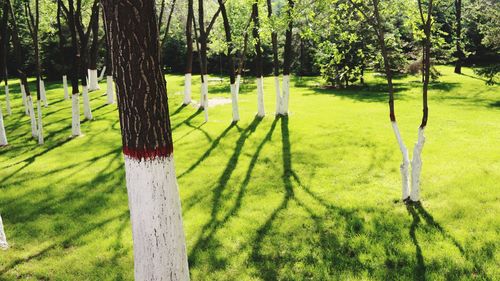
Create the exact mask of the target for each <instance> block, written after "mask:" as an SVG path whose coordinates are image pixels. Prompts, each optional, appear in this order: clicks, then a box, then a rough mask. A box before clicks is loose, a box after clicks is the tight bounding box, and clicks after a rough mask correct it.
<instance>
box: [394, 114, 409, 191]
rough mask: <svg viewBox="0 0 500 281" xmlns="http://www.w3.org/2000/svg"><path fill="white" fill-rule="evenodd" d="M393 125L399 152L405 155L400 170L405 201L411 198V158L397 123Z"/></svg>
mask: <svg viewBox="0 0 500 281" xmlns="http://www.w3.org/2000/svg"><path fill="white" fill-rule="evenodd" d="M391 123H392V130H393V131H394V135H395V136H396V140H397V141H398V144H399V150H400V151H401V154H402V155H403V162H402V163H401V165H400V166H399V170H400V172H401V179H402V195H401V198H402V199H403V200H405V199H408V197H410V174H409V167H410V157H409V156H408V149H407V148H406V146H405V144H404V141H403V138H402V137H401V133H400V132H399V128H398V124H397V123H396V122H391Z"/></svg>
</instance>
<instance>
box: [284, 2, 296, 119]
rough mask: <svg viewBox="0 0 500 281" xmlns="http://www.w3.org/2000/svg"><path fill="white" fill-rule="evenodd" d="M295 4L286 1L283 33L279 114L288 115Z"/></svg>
mask: <svg viewBox="0 0 500 281" xmlns="http://www.w3.org/2000/svg"><path fill="white" fill-rule="evenodd" d="M294 5H295V3H294V2H293V0H288V11H287V16H288V28H287V29H286V33H285V53H284V55H283V101H282V107H281V110H280V113H281V114H283V115H287V114H288V103H289V99H290V69H291V65H292V28H293V18H292V10H293V7H294Z"/></svg>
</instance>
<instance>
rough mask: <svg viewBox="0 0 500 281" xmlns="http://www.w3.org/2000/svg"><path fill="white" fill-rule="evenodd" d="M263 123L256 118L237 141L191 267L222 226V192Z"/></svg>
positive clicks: (192, 251)
mask: <svg viewBox="0 0 500 281" xmlns="http://www.w3.org/2000/svg"><path fill="white" fill-rule="evenodd" d="M261 121H262V118H258V117H255V119H254V120H253V121H252V123H250V125H249V126H248V127H247V128H246V129H245V130H243V131H242V132H241V135H240V137H239V138H238V140H237V141H236V147H235V148H234V152H233V154H232V155H231V157H230V158H229V161H228V162H227V164H226V168H225V169H224V171H223V172H222V174H221V176H220V177H219V179H218V183H217V186H216V187H215V188H214V189H213V192H212V193H213V197H212V210H211V213H210V221H209V222H207V223H206V224H205V225H204V226H203V228H202V231H201V234H200V237H199V238H198V240H197V241H196V243H195V244H194V246H193V249H192V250H191V252H190V253H189V256H188V259H189V263H190V264H191V265H194V264H195V263H196V257H197V255H198V253H199V252H200V251H202V250H203V249H205V248H206V247H207V245H208V243H209V242H210V241H211V238H212V237H213V235H214V233H215V231H216V229H217V228H218V227H219V226H220V222H219V221H218V220H217V214H218V213H219V209H220V208H221V206H220V205H221V200H222V198H221V197H222V192H223V191H224V190H225V189H226V187H227V183H228V181H229V179H230V178H231V175H232V174H233V172H234V170H235V169H236V166H237V164H238V160H239V157H240V155H241V151H242V149H243V146H244V145H245V142H246V140H247V139H248V138H249V137H250V135H251V134H252V133H253V132H255V130H256V128H257V126H258V125H259V123H260V122H261ZM207 232H208V234H207ZM214 258H215V257H214ZM213 262H214V263H223V262H222V261H213Z"/></svg>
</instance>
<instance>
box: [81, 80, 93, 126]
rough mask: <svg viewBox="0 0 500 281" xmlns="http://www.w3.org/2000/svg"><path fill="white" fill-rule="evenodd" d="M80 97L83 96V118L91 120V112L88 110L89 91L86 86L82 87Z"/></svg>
mask: <svg viewBox="0 0 500 281" xmlns="http://www.w3.org/2000/svg"><path fill="white" fill-rule="evenodd" d="M82 96H83V115H84V116H85V119H87V120H92V110H91V109H90V100H89V90H88V88H87V86H83V90H82Z"/></svg>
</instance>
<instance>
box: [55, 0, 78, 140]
mask: <svg viewBox="0 0 500 281" xmlns="http://www.w3.org/2000/svg"><path fill="white" fill-rule="evenodd" d="M58 1H59V4H60V7H61V9H62V10H63V11H64V13H65V15H66V22H67V23H68V28H69V31H70V34H71V71H70V79H71V103H72V106H71V112H72V113H71V135H72V136H74V137H76V136H79V135H81V130H80V103H79V98H80V92H79V89H78V73H79V69H80V48H79V47H78V35H77V30H76V20H77V15H76V11H75V6H74V1H73V0H68V7H66V6H65V5H64V2H63V1H62V0H58Z"/></svg>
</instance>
